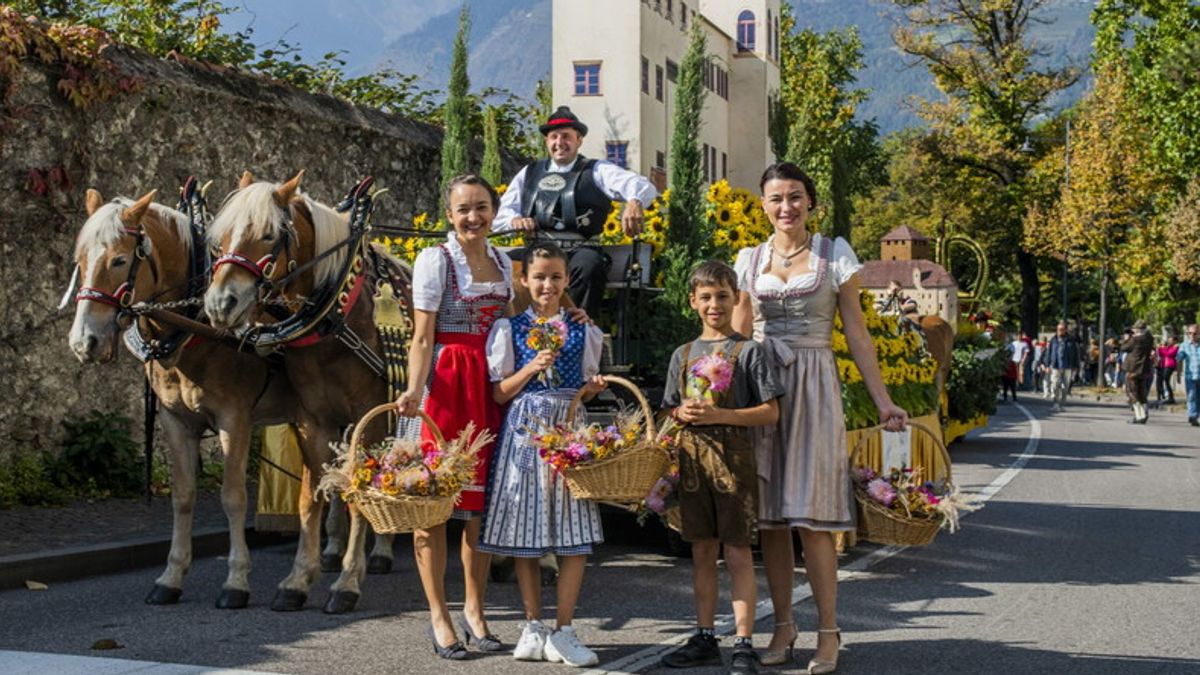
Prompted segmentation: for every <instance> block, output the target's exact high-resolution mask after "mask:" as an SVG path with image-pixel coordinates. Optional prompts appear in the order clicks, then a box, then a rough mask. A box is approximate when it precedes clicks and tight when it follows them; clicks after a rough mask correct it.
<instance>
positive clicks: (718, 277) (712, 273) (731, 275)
mask: <svg viewBox="0 0 1200 675" xmlns="http://www.w3.org/2000/svg"><path fill="white" fill-rule="evenodd" d="M701 286H728V287H729V290H731V291H733V292H734V293H736V292H737V290H738V278H737V272H734V271H733V268H732V267H730V266H729V264H728V263H725V262H722V261H720V260H705V261H704V262H702V263H700V264H699V265H696V269H694V270H692V276H690V277H688V292H689V293H695V292H696V289H697V288H699V287H701Z"/></svg>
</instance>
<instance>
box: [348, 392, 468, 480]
mask: <svg viewBox="0 0 1200 675" xmlns="http://www.w3.org/2000/svg"><path fill="white" fill-rule="evenodd" d="M390 412H396V404H395V403H381V404H379V405H377V406H375V407H374V408H371V409H370V410H368V411H367V413H366V414H365V415H363V416H362V418H361V419H359V420H358V424H355V425H354V433H353V434H352V435H351V436H350V460H349V461H350V465H351V467H353V466H354V465H356V464H358V448H359V447H360V445H361V444H362V437H363V434H364V433H366V431H367V425H368V424H369V423H370V422H371V420H373V419H375V418H376V417H379V416H380V415H383V414H386V413H390ZM417 416H418V417H420V418H421V421H422V422H424V423H425V427H426V428H428V429H429V432H430V433H431V434H433V440H434V441H436V442H437V444H438V447H441V446H443V445H445V444H446V439H445V437H444V436H442V430H441V429H439V428H438V425H437V422H434V421H433V418H431V417H430V416H429V415H426V414H425V411H424V410H418V411H417Z"/></svg>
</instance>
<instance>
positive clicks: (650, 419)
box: [567, 375, 656, 443]
mask: <svg viewBox="0 0 1200 675" xmlns="http://www.w3.org/2000/svg"><path fill="white" fill-rule="evenodd" d="M603 377H604V381H605V382H608V383H609V384H619V385H621V386H622V387H625V388H626V389H628V390H629V391H631V392H633V397H634V398H636V399H637V402H638V405H639V406H641V408H642V415H643V416H644V417H645V418H646V429H645V433H646V440H647V441H648V442H650V443H653V442H654V439H655V437H656V432H655V430H654V411H653V410H652V409H651V408H650V402H649V401H647V400H646V396H645V394H643V393H642V390H641V389H639V388H638V386H637V385H636V384H634V383H632V382H630V381H629V380H627V379H625V378H623V377H617V376H616V375H604V376H603ZM582 402H583V389H582V388H580V390H579V391H578V392H577V393H576V394H575V398H573V399H571V407H570V408H567V425H570V424H572V423H573V422H574V421H575V410H576V409H577V408H578V407H579V404H580V403H582Z"/></svg>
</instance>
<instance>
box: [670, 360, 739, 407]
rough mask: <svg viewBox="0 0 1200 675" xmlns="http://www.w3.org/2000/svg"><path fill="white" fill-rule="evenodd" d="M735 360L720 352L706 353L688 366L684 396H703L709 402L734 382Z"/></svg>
mask: <svg viewBox="0 0 1200 675" xmlns="http://www.w3.org/2000/svg"><path fill="white" fill-rule="evenodd" d="M733 366H734V364H733V362H732V361H730V360H729V359H727V358H726V357H725V355H724V354H722V353H720V352H715V353H713V354H705V355H704V356H701V357H700V358H698V359H696V360H695V361H693V362H692V366H691V367H690V368H688V376H687V378H686V380H685V385H684V389H685V391H684V392H683V395H684V398H702V399H704V400H705V401H708V402H709V403H713V402H715V401H716V399H717V395H719V394H720V393H721V392H723V391H726V390H728V389H729V387H730V385H732V384H733Z"/></svg>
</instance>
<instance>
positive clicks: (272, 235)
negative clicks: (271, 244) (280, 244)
mask: <svg viewBox="0 0 1200 675" xmlns="http://www.w3.org/2000/svg"><path fill="white" fill-rule="evenodd" d="M263 241H275V233H274V232H268V233H266V234H264V235H263Z"/></svg>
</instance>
